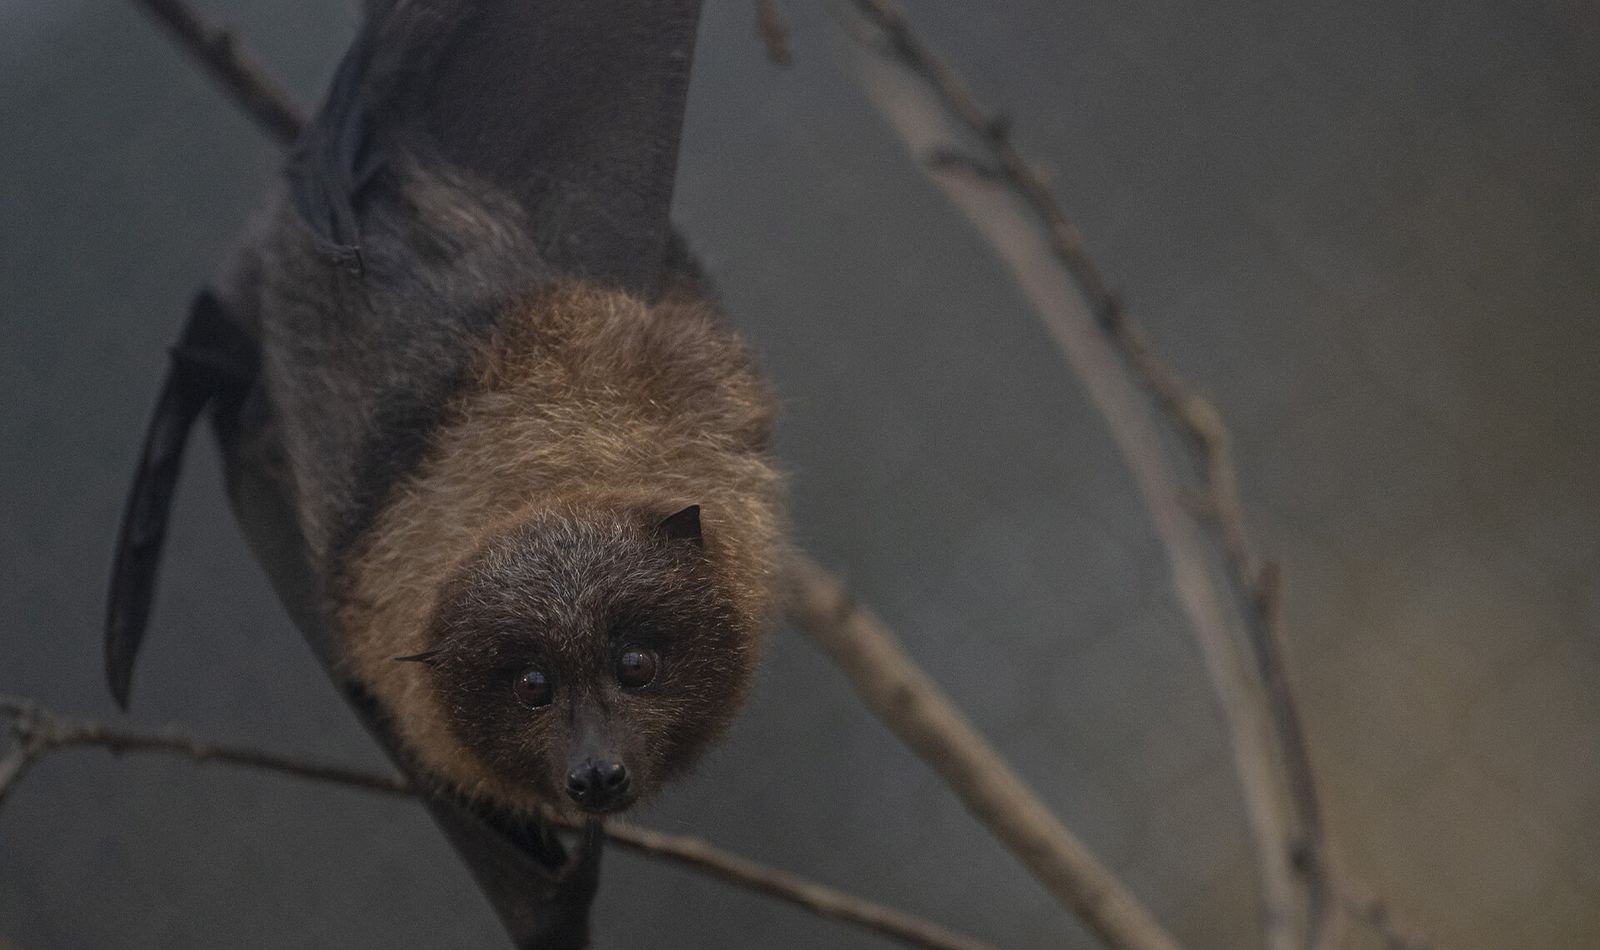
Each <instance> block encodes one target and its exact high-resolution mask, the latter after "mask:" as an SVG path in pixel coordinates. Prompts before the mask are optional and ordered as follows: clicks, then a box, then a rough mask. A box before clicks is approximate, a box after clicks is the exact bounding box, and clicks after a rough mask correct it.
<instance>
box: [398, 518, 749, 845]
mask: <svg viewBox="0 0 1600 950" xmlns="http://www.w3.org/2000/svg"><path fill="white" fill-rule="evenodd" d="M705 544H706V540H705V539H703V538H702V537H701V535H700V528H699V509H698V507H693V506H691V507H690V508H685V509H682V510H680V511H678V512H677V513H676V514H673V515H670V516H667V517H665V518H663V517H662V515H661V513H660V512H659V511H655V512H651V511H639V510H626V509H621V510H619V509H603V508H602V509H588V510H583V509H579V510H565V511H553V512H546V513H543V514H541V515H539V516H537V517H535V518H533V519H531V520H529V521H526V522H524V523H521V524H518V525H515V526H514V527H512V528H510V529H509V530H506V531H504V532H503V533H501V534H500V535H499V536H498V537H496V538H494V539H493V540H491V541H490V542H489V543H488V544H486V545H485V546H484V547H483V548H482V549H481V550H480V551H479V552H478V554H477V555H476V556H475V557H473V558H472V559H471V560H470V561H469V562H468V563H467V564H466V565H465V566H464V567H463V568H462V569H461V570H460V571H459V573H458V574H457V575H456V576H455V577H454V578H453V579H452V581H451V582H450V583H449V584H448V585H447V586H446V589H445V593H444V596H443V598H442V601H441V603H440V605H439V608H438V610H437V613H436V615H435V617H434V618H433V624H432V627H431V637H432V645H431V648H430V649H429V651H428V652H426V653H425V654H422V655H421V656H420V657H417V659H420V660H421V661H422V662H425V663H426V664H427V666H428V676H429V680H430V689H431V690H432V691H433V692H434V694H435V697H436V699H437V700H438V703H439V706H440V707H441V708H442V709H444V710H446V716H447V719H448V724H449V727H450V730H451V732H452V733H453V734H454V736H455V738H456V740H457V741H459V742H460V743H461V744H462V745H463V746H464V747H465V748H466V749H467V750H469V751H470V752H471V753H472V754H473V755H474V757H475V758H476V759H477V760H478V761H479V762H480V763H481V764H482V766H483V767H484V768H485V769H487V770H488V771H489V772H490V774H491V775H492V776H493V778H494V779H495V780H496V783H497V784H501V785H503V786H510V787H515V788H518V789H523V790H526V791H527V792H528V793H530V796H531V797H532V798H534V799H537V800H538V801H539V802H541V803H542V804H543V805H545V807H546V808H548V809H550V810H551V811H554V812H556V813H564V814H567V815H569V816H572V815H576V814H579V813H587V814H601V813H608V812H615V811H619V810H621V809H624V808H626V807H628V806H629V805H631V804H633V803H634V802H636V801H637V800H639V799H640V798H641V797H646V796H648V795H650V794H651V793H653V792H654V791H655V790H656V789H658V788H659V787H660V786H661V784H662V783H663V782H664V781H666V780H667V779H669V778H671V777H673V776H674V775H677V774H679V773H681V772H682V771H684V769H686V768H687V767H689V766H690V765H691V764H692V763H693V762H694V761H695V760H696V759H697V758H698V757H699V755H700V754H701V753H702V752H703V751H704V750H705V748H706V747H707V746H708V745H709V744H710V743H711V741H712V740H713V739H714V738H716V736H717V735H718V734H719V733H721V732H722V731H723V729H724V728H725V727H726V725H727V723H728V722H729V720H730V719H731V718H732V717H733V715H734V713H735V711H736V710H737V708H738V705H739V703H740V700H741V698H742V696H743V694H744V693H745V691H746V687H747V685H748V682H749V680H750V676H751V673H752V670H753V667H754V662H755V657H754V655H753V654H754V651H753V648H752V646H751V644H752V642H753V640H754V639H755V637H754V636H753V635H752V632H751V631H748V630H745V629H742V626H743V625H742V624H741V622H740V620H739V618H738V616H737V611H736V609H735V606H734V603H733V602H732V600H731V599H730V598H728V597H725V596H724V595H723V594H722V592H721V591H720V589H719V584H718V579H717V577H716V575H715V572H714V570H713V568H712V567H711V565H710V562H709V561H708V560H707V558H706V557H705V554H704V545H705Z"/></svg>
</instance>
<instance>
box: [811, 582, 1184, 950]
mask: <svg viewBox="0 0 1600 950" xmlns="http://www.w3.org/2000/svg"><path fill="white" fill-rule="evenodd" d="M788 578H789V584H790V591H789V595H790V596H789V601H788V608H789V615H790V616H791V617H792V618H793V619H794V620H795V622H796V623H798V624H799V625H800V627H801V628H802V629H803V630H805V632H806V633H807V634H809V635H810V637H811V639H812V640H813V641H815V642H816V644H817V645H818V646H819V647H821V648H822V650H823V652H825V653H826V654H827V655H828V656H829V658H830V659H832V660H833V662H834V663H835V664H836V665H837V666H838V667H839V668H840V670H842V671H843V672H844V674H845V676H847V677H848V678H849V679H850V682H851V683H852V684H853V685H854V686H855V688H856V692H857V693H859V694H860V696H861V698H862V700H864V701H865V702H866V704H867V706H868V707H870V708H871V709H872V711H873V712H875V713H877V715H878V717H879V718H880V719H882V720H883V722H884V724H885V725H887V726H888V727H889V728H890V729H891V730H893V731H894V733H895V735H897V736H899V737H900V740H901V741H902V742H904V743H905V744H906V745H907V746H909V747H911V749H912V750H913V751H914V752H916V753H917V755H919V756H921V757H922V759H923V761H925V762H927V763H928V764H929V765H931V766H932V767H933V768H934V770H935V771H937V772H938V773H939V774H940V775H941V776H942V777H943V778H944V780H945V782H946V783H948V784H949V786H950V788H951V790H952V791H954V792H955V793H956V794H957V795H958V796H959V797H960V798H961V800H962V802H963V803H965V804H966V806H967V810H968V811H970V812H971V813H972V814H973V816H974V817H975V818H977V819H978V820H979V821H980V822H982V823H983V824H984V825H985V826H986V827H987V828H988V829H989V830H990V831H991V832H992V833H993V834H994V835H995V837H997V838H999V839H1000V840H1001V841H1002V842H1003V843H1004V844H1005V845H1006V846H1007V847H1008V848H1010V849H1011V851H1012V852H1013V853H1014V854H1016V856H1017V857H1018V859H1019V860H1021V861H1022V863H1023V864H1024V865H1025V866H1026V867H1027V868H1028V870H1029V871H1031V872H1032V873H1033V875H1034V876H1035V877H1037V878H1038V879H1039V881H1040V883H1042V884H1044V886H1045V887H1046V888H1047V889H1049V891H1050V892H1051V893H1052V894H1054V895H1055V896H1056V897H1057V899H1059V900H1060V901H1061V902H1062V903H1063V904H1065V905H1066V906H1067V907H1068V908H1069V909H1071V910H1072V911H1073V912H1074V913H1075V914H1077V915H1078V916H1079V918H1081V919H1082V920H1083V922H1084V924H1085V925H1087V926H1088V927H1089V929H1090V930H1092V931H1094V933H1095V934H1097V935H1098V936H1099V937H1100V938H1101V939H1102V940H1104V941H1105V943H1106V944H1107V945H1108V946H1110V947H1114V948H1119V950H1121V948H1126V950H1135V948H1138V950H1177V947H1178V943H1177V941H1175V940H1174V939H1173V938H1172V937H1171V936H1169V935H1168V934H1167V933H1166V932H1165V931H1164V930H1162V929H1161V925H1160V924H1158V923H1156V921H1155V919H1154V918H1153V917H1152V916H1151V915H1150V913H1149V911H1147V910H1145V909H1144V907H1143V906H1141V905H1140V904H1139V902H1138V900H1137V899H1136V898H1135V897H1134V896H1133V895H1132V893H1130V892H1129V891H1128V890H1127V888H1126V887H1124V886H1123V885H1122V883H1121V882H1120V881H1118V880H1117V879H1116V878H1115V877H1114V876H1113V875H1112V874H1111V872H1110V871H1109V870H1107V869H1106V867H1105V866H1104V865H1102V864H1101V863H1100V862H1099V860H1098V859H1097V858H1096V857H1095V856H1094V854H1093V853H1092V852H1090V851H1089V849H1088V847H1086V846H1085V845H1084V844H1083V842H1081V841H1079V840H1078V838H1077V837H1076V836H1074V835H1073V834H1072V832H1070V831H1068V830H1067V828H1066V827H1065V826H1064V825H1062V824H1061V822H1060V820H1059V819H1057V818H1056V817H1055V816H1054V815H1053V814H1051V813H1050V810H1049V809H1048V808H1047V807H1046V806H1045V804H1044V803H1043V802H1041V801H1040V800H1039V797H1038V796H1037V795H1035V794H1034V793H1033V791H1032V789H1030V788H1028V786H1027V784H1026V783H1024V782H1023V780H1022V778H1021V776H1019V775H1017V773H1016V772H1015V771H1014V770H1013V769H1012V768H1011V766H1010V765H1009V764H1008V763H1007V762H1006V761H1005V760H1004V759H1003V758H1001V757H1000V754H999V753H998V752H996V751H995V750H994V748H993V747H992V746H990V745H989V743H988V742H986V741H985V740H984V738H983V737H982V736H981V735H979V734H978V732H977V730H976V729H974V728H973V727H972V724H971V723H969V722H968V721H967V720H966V718H965V717H964V716H962V715H961V712H960V711H959V710H958V709H956V707H955V705H954V704H953V703H951V701H950V699H949V698H948V697H947V696H945V694H944V693H943V691H941V690H940V689H939V687H938V686H937V685H935V684H934V682H933V681H932V680H931V679H929V678H928V675H927V674H926V673H924V672H923V671H922V670H921V669H920V668H918V667H917V665H916V664H915V663H914V662H913V661H912V660H911V658H910V657H909V656H907V655H906V653H905V651H904V650H903V649H902V648H901V647H900V644H899V643H898V642H897V641H896V639H895V637H894V635H893V634H892V633H891V632H890V631H889V630H888V628H887V627H885V626H884V625H883V623H882V621H880V620H879V619H878V618H877V617H876V616H874V615H873V614H872V613H871V612H870V611H868V610H866V609H865V608H863V607H860V606H858V605H856V604H855V603H854V602H852V601H851V599H850V597H849V594H848V593H847V592H846V591H845V588H844V585H843V584H842V583H841V582H840V581H839V580H838V579H837V578H835V577H833V576H832V575H830V574H829V573H828V572H827V571H824V570H823V569H822V568H820V567H818V566H817V565H815V564H813V563H811V562H810V561H807V560H804V559H803V558H796V559H795V560H794V561H793V562H792V563H791V565H790V568H789V571H788Z"/></svg>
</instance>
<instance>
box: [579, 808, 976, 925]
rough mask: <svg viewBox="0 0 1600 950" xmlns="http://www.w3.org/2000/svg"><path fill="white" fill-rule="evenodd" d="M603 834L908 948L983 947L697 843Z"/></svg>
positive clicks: (656, 835)
mask: <svg viewBox="0 0 1600 950" xmlns="http://www.w3.org/2000/svg"><path fill="white" fill-rule="evenodd" d="M606 834H607V836H609V837H610V838H611V840H613V841H615V842H617V843H618V844H621V845H625V846H627V847H629V848H632V849H634V850H636V851H641V852H644V853H646V854H649V855H650V856H652V857H656V858H663V859H665V860H668V861H676V862H681V863H683V864H684V865H686V866H688V867H690V868H691V869H693V870H696V871H699V872H700V873H702V874H709V875H711V876H712V877H718V878H721V879H722V880H724V881H727V882H728V883H730V884H735V885H737V886H739V887H743V888H747V889H749V890H753V891H757V892H759V893H762V894H766V895H767V896H769V897H775V898H777V899H779V900H784V901H788V902H789V903H791V904H798V905H799V906H801V907H804V908H805V909H807V910H809V911H811V912H812V913H814V914H817V915H818V916H821V917H828V918H831V919H833V920H838V921H841V922H844V923H849V924H853V925H855V926H857V927H861V928H864V929H867V930H873V931H877V932H878V933H880V934H883V935H884V936H887V937H892V938H894V939H896V940H899V941H901V942H902V943H906V944H910V945H912V946H920V947H941V948H949V950H986V947H987V945H986V944H981V943H979V942H977V941H975V940H973V939H971V938H969V937H964V936H962V935H960V934H957V933H953V932H951V931H949V930H946V929H945V928H944V927H941V926H939V925H937V924H933V923H929V922H928V921H925V920H922V919H920V918H917V917H912V916H911V915H909V914H905V913H901V912H900V911H897V910H894V909H892V908H888V907H882V906H879V905H876V904H872V903H869V902H868V901H864V900H862V899H861V898H858V897H853V896H851V895H849V894H845V893H843V892H842V891H838V890H835V889H834V888H831V887H827V886H825V885H822V884H817V883H814V882H811V881H807V880H806V879H805V878H802V877H799V876H797V875H794V874H791V873H789V872H788V871H781V870H778V869H776V868H771V867H767V866H765V865H762V864H757V863H756V862H754V861H750V860H748V859H746V858H741V857H739V856H738V855H734V854H729V853H727V852H726V851H719V850H718V849H716V848H714V847H712V846H711V845H709V844H707V843H706V842H704V841H702V840H700V839H698V838H687V837H682V836H679V835H667V834H662V833H661V832H659V831H651V830H649V829H647V828H641V827H639V826H638V825H631V824H625V823H622V822H609V823H607V825H606Z"/></svg>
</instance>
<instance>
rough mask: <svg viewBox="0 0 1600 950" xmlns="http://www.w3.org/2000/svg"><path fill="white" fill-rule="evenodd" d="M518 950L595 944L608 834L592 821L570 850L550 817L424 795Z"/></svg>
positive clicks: (569, 948)
mask: <svg viewBox="0 0 1600 950" xmlns="http://www.w3.org/2000/svg"><path fill="white" fill-rule="evenodd" d="M424 801H425V802H426V804H427V806H428V810H429V811H430V812H431V813H432V814H433V818H434V821H435V822H436V823H437V824H438V825H439V827H440V828H442V829H443V830H444V832H445V835H446V836H447V837H448V838H449V839H450V843H451V844H452V845H454V846H455V849H456V851H457V852H458V853H459V854H460V855H461V857H462V859H463V860H464V861H465V862H466V864H467V867H468V868H470V869H471V871H472V874H473V877H475V878H476V879H477V881H478V886H479V887H480V888H481V889H482V890H483V892H484V895H485V896H486V897H488V898H489V903H490V904H491V905H493V906H494V909H495V912H496V913H497V914H498V915H499V916H500V920H501V923H502V924H504V925H505V928H506V932H507V933H508V934H509V936H510V937H511V941H512V944H513V945H514V946H516V947H517V950H582V948H584V947H587V946H589V907H590V905H591V904H593V903H594V896H595V892H596V890H597V889H598V888H599V886H600V854H601V852H602V851H603V850H604V845H605V831H604V830H603V829H602V828H601V826H600V823H599V822H593V823H591V824H590V825H589V826H588V827H587V828H586V829H585V830H584V831H583V832H582V833H581V834H580V835H579V837H578V840H577V843H576V844H575V845H574V846H573V847H572V848H571V849H570V850H569V849H567V848H566V847H565V846H563V845H562V844H561V842H560V841H559V840H557V839H556V837H555V836H554V835H553V834H552V833H551V832H550V829H549V827H548V826H546V825H545V824H544V823H543V822H535V823H534V824H532V825H527V824H524V823H521V822H519V821H516V820H514V819H508V818H506V817H504V816H501V815H497V814H495V813H492V812H491V811H489V810H487V809H485V808H483V807H481V806H475V805H471V804H467V803H461V802H457V801H455V800H453V799H451V798H449V797H442V796H441V797H435V796H429V795H424Z"/></svg>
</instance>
